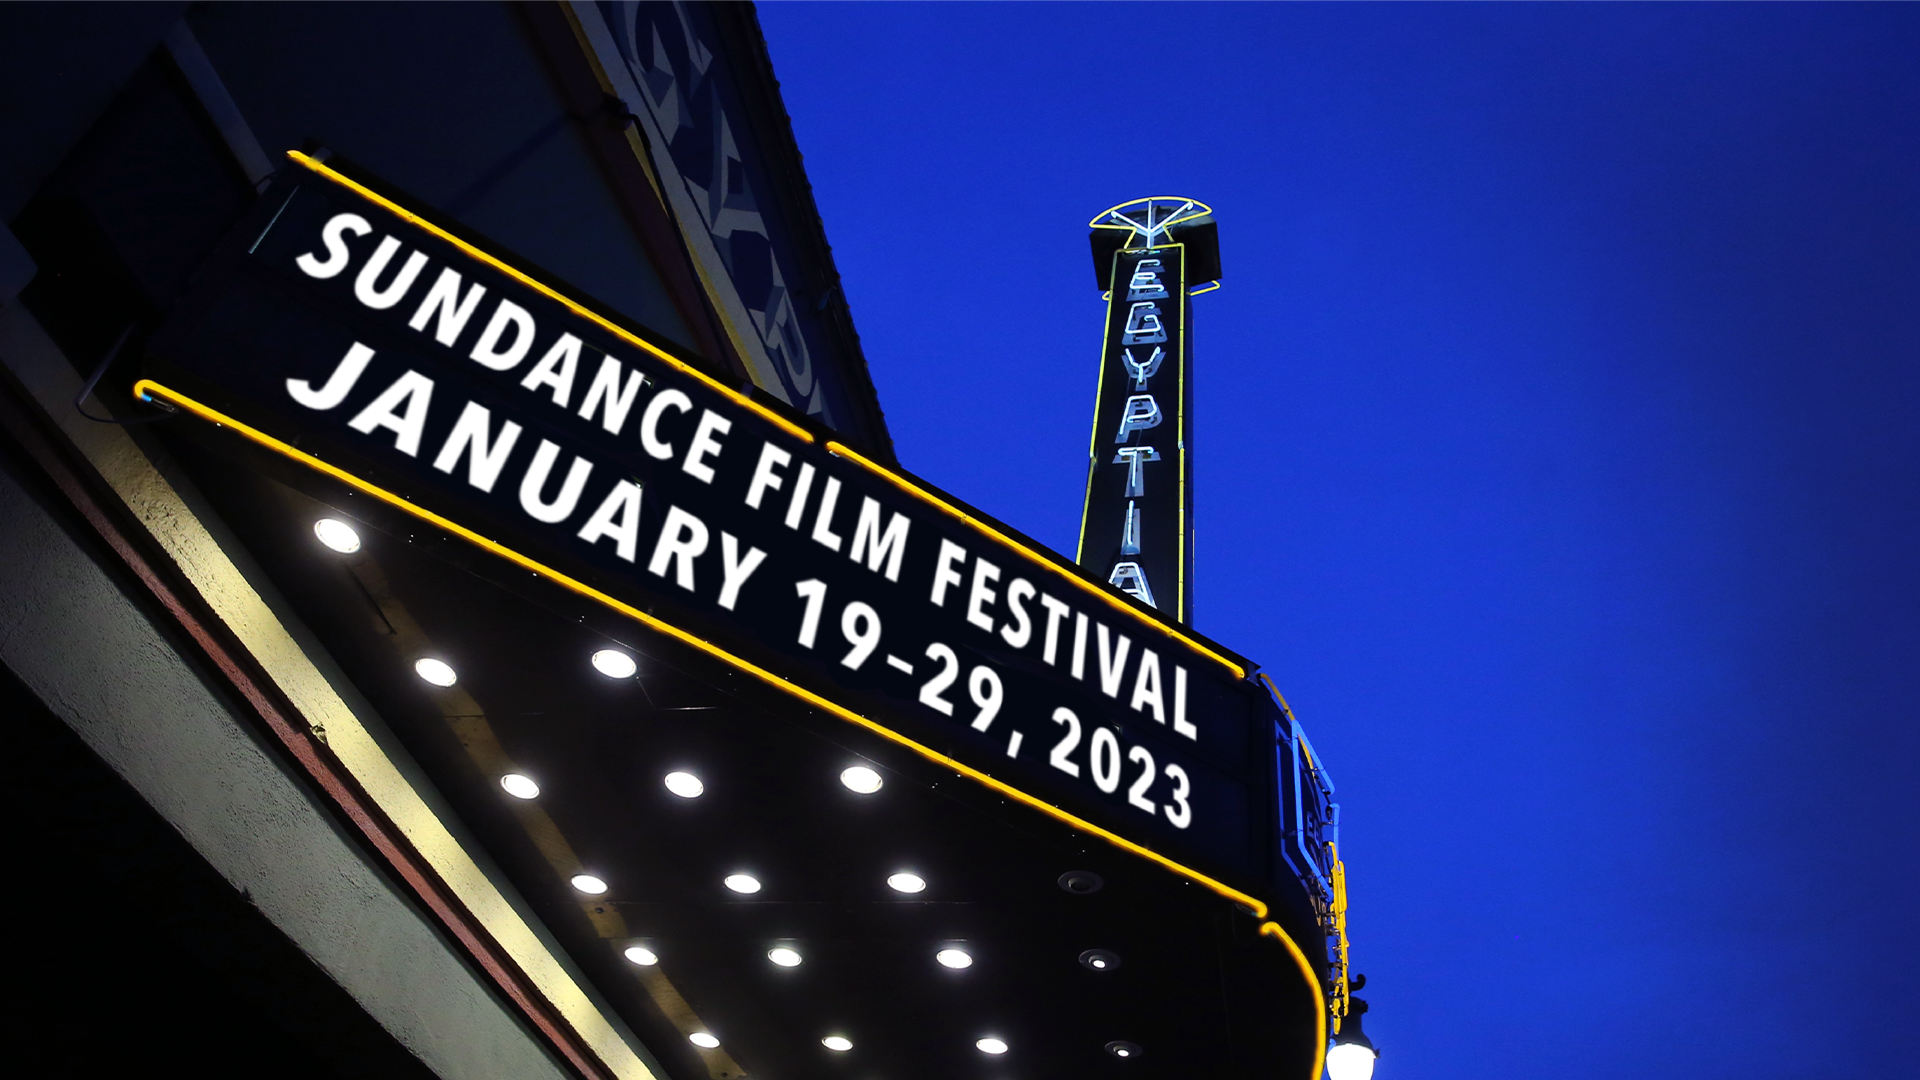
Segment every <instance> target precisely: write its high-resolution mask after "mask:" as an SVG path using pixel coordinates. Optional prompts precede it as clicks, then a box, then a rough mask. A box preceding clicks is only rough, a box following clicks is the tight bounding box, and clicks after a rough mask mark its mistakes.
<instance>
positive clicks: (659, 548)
mask: <svg viewBox="0 0 1920 1080" xmlns="http://www.w3.org/2000/svg"><path fill="white" fill-rule="evenodd" d="M706 551H707V523H706V522H704V521H701V520H700V519H699V518H697V517H694V516H693V515H692V514H689V513H687V512H686V511H685V510H682V509H680V508H679V507H677V506H669V507H667V521H666V524H664V525H662V526H661V527H660V539H659V541H658V542H657V543H655V544H654V545H653V557H652V558H650V559H648V560H647V572H648V573H650V574H652V575H654V576H655V577H666V576H667V563H668V562H669V561H671V562H672V563H673V564H674V567H673V580H674V583H675V584H677V585H679V586H680V587H681V588H683V589H685V590H687V591H688V592H692V591H693V560H695V559H697V558H699V557H700V556H702V555H704V554H706Z"/></svg>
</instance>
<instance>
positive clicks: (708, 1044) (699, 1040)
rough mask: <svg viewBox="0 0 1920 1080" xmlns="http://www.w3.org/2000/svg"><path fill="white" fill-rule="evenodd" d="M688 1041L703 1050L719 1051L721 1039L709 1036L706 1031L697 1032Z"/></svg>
mask: <svg viewBox="0 0 1920 1080" xmlns="http://www.w3.org/2000/svg"><path fill="white" fill-rule="evenodd" d="M687 1041H688V1042H690V1043H692V1044H693V1045H695V1046H697V1047H699V1048H700V1049H702V1050H713V1049H717V1048H718V1047H719V1045H720V1040H719V1039H716V1038H714V1037H713V1036H711V1035H709V1034H707V1033H706V1032H704V1031H696V1032H694V1033H693V1034H691V1035H689V1036H687Z"/></svg>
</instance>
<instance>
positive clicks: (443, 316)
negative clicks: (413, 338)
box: [407, 270, 487, 348]
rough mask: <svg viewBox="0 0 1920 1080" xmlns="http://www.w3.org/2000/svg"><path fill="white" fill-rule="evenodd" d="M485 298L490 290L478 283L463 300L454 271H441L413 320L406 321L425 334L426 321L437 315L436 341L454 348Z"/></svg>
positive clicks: (457, 275) (475, 283)
mask: <svg viewBox="0 0 1920 1080" xmlns="http://www.w3.org/2000/svg"><path fill="white" fill-rule="evenodd" d="M485 295H487V287H486V286H485V285H482V284H480V283H479V282H477V281H476V282H474V283H473V288H471V289H468V290H467V295H466V296H465V297H464V298H462V297H461V295H460V275H459V274H457V273H455V272H454V271H452V270H442V271H440V276H439V277H438V278H437V279H435V280H434V283H433V288H431V289H428V290H427V298H426V299H425V300H422V301H420V307H419V308H418V310H416V311H414V313H413V318H411V319H408V320H407V325H408V326H410V327H412V328H413V329H415V330H425V329H426V328H427V320H429V319H432V318H433V317H434V316H435V315H436V314H437V315H438V316H439V321H437V322H435V323H434V325H433V340H435V341H437V342H439V343H440V344H442V345H445V346H447V347H448V348H452V347H453V343H454V341H455V340H456V339H458V338H459V337H460V331H462V330H465V329H466V328H467V320H468V319H471V318H473V313H474V311H475V310H477V309H478V308H479V307H480V298H481V297H483V296H485Z"/></svg>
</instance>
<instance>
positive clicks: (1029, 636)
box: [1000, 577, 1035, 649]
mask: <svg viewBox="0 0 1920 1080" xmlns="http://www.w3.org/2000/svg"><path fill="white" fill-rule="evenodd" d="M1034 592H1035V590H1034V587H1033V582H1031V581H1028V580H1027V579H1026V578H1023V577H1017V578H1014V579H1013V582H1012V583H1011V584H1009V585H1008V586H1007V610H1008V611H1010V612H1012V613H1013V621H1012V622H1010V623H1008V624H1007V625H1005V626H1003V627H1001V628H1000V637H1001V638H1002V639H1003V640H1004V641H1006V643H1007V644H1009V645H1011V646H1013V647H1014V648H1016V649H1024V648H1026V647H1027V642H1029V641H1032V640H1033V619H1032V618H1030V617H1029V616H1028V615H1027V609H1026V601H1028V600H1031V599H1033V595H1034Z"/></svg>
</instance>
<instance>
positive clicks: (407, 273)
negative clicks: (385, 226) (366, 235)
mask: <svg viewBox="0 0 1920 1080" xmlns="http://www.w3.org/2000/svg"><path fill="white" fill-rule="evenodd" d="M399 250H400V241H399V240H397V239H395V238H394V237H391V236H387V237H382V238H381V240H380V246H379V247H377V248H375V249H374V250H373V258H371V259H368V260H367V265H365V266H363V267H361V268H360V276H359V277H356V278H354V279H353V295H354V298H355V299H357V300H359V301H360V302H361V303H363V304H365V305H367V306H368V307H370V308H372V309H373V310H375V311H385V310H387V309H388V308H390V307H392V306H393V305H395V304H397V303H399V302H400V298H401V297H403V296H405V295H407V290H408V289H411V288H413V282H414V279H415V278H418V277H419V276H420V271H422V270H424V269H426V267H427V256H426V253H425V252H422V251H416V252H414V253H413V254H411V255H409V256H407V262H406V265H404V266H402V267H401V268H400V272H399V273H397V274H395V275H394V276H393V281H392V282H390V283H388V285H387V287H386V288H384V289H381V288H378V287H377V286H378V285H379V284H380V275H381V274H383V273H385V272H386V269H387V264H388V263H390V262H392V261H393V253H394V252H396V251H399Z"/></svg>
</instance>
